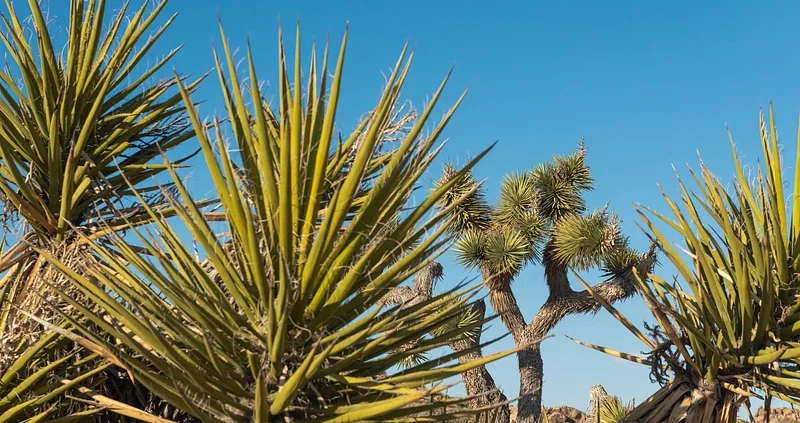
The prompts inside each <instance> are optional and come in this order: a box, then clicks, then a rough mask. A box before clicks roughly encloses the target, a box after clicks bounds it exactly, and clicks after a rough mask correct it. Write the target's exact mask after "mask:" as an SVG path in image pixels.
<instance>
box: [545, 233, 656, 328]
mask: <svg viewBox="0 0 800 423" xmlns="http://www.w3.org/2000/svg"><path fill="white" fill-rule="evenodd" d="M655 248H656V246H655V245H652V246H651V247H650V249H649V250H648V251H647V252H645V253H644V254H642V255H641V256H640V257H639V259H638V260H637V261H636V262H635V263H633V264H632V265H631V266H629V267H628V268H627V269H625V270H624V271H622V272H620V273H618V274H617V275H615V276H614V277H612V278H611V279H609V280H607V281H605V282H602V283H599V284H597V285H595V286H594V288H592V290H593V291H594V293H595V294H596V295H598V296H600V297H601V298H603V300H605V301H606V302H608V303H614V302H616V301H620V300H623V299H626V298H628V297H631V296H632V295H634V294H636V292H637V282H636V276H635V275H634V269H636V271H637V272H638V273H639V275H642V276H643V275H646V274H647V273H649V272H650V271H651V270H653V266H655V263H656V252H655ZM545 272H546V277H547V281H548V286H550V287H551V291H550V296H549V297H548V298H547V301H546V302H545V303H544V305H543V306H542V308H541V309H539V312H538V313H536V316H535V317H534V318H533V321H531V324H530V325H529V330H530V331H531V334H532V336H533V337H534V338H541V337H544V336H546V335H547V333H548V332H550V331H551V330H552V329H553V328H554V327H555V326H556V325H557V324H558V322H560V321H561V320H562V319H563V318H564V317H566V316H568V315H572V314H583V313H590V312H596V311H598V310H599V309H600V307H602V305H601V304H600V303H599V302H598V301H597V300H596V299H595V298H594V296H592V294H590V293H589V292H588V291H586V290H583V291H574V290H572V287H571V286H570V284H569V278H568V277H567V268H566V267H563V266H562V267H561V268H558V267H556V266H549V267H548V268H547V269H545ZM553 287H555V288H556V289H555V290H552V288H553Z"/></svg>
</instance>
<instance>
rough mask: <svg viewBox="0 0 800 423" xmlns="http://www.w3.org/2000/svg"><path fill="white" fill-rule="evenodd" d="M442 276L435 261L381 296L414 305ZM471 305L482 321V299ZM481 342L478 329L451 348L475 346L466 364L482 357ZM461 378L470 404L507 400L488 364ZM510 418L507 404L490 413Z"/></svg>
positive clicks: (496, 419)
mask: <svg viewBox="0 0 800 423" xmlns="http://www.w3.org/2000/svg"><path fill="white" fill-rule="evenodd" d="M441 275H442V266H441V264H439V263H435V262H434V263H431V264H430V265H428V266H427V267H425V268H424V269H422V270H421V271H419V272H418V273H417V274H416V275H415V276H414V282H413V284H412V286H411V287H410V288H409V287H407V286H402V287H397V288H394V289H392V290H391V291H389V292H388V293H387V294H386V295H385V296H384V297H383V298H382V303H385V304H403V305H406V306H411V305H414V304H417V303H419V302H421V301H425V300H428V299H430V298H431V296H432V295H433V285H434V283H435V281H436V280H437V279H439V278H440V277H441ZM472 307H473V311H475V312H477V316H478V319H479V320H482V319H483V318H484V316H485V315H486V304H485V303H484V302H483V300H481V301H477V302H475V303H473V305H472ZM523 323H524V321H523ZM480 343H481V334H480V332H478V333H477V334H476V336H474V337H473V338H472V339H463V340H459V341H454V342H451V343H450V348H452V349H453V350H454V351H459V352H460V351H464V350H468V349H473V351H471V352H468V353H466V354H464V355H462V356H460V357H459V358H458V360H459V362H460V363H462V364H464V363H469V362H471V361H473V360H477V359H480V358H482V357H483V354H482V353H481V350H480V348H478V346H479V345H480ZM461 377H462V379H463V381H464V387H465V389H466V392H467V395H469V396H475V397H476V398H475V399H473V401H472V403H471V406H472V407H473V408H480V407H488V406H492V405H496V404H502V403H505V402H506V401H508V399H507V398H506V396H505V395H504V394H503V393H502V392H501V391H500V390H499V389H497V385H496V384H495V381H494V378H493V377H492V375H491V374H490V373H489V371H488V370H487V369H486V366H478V367H476V368H473V369H471V370H467V371H466V372H464V373H462V374H461ZM510 420H511V414H510V409H509V407H508V404H503V405H502V406H499V407H498V408H497V410H496V411H494V412H493V413H492V414H491V419H489V420H488V421H491V422H493V423H509V422H510Z"/></svg>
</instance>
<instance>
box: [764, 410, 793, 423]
mask: <svg viewBox="0 0 800 423" xmlns="http://www.w3.org/2000/svg"><path fill="white" fill-rule="evenodd" d="M753 417H755V421H756V423H763V422H765V421H767V418H766V417H767V413H766V411H765V410H764V407H759V408H758V411H756V414H755V416H753ZM769 422H770V423H795V422H800V409H791V408H772V409H771V410H770V412H769Z"/></svg>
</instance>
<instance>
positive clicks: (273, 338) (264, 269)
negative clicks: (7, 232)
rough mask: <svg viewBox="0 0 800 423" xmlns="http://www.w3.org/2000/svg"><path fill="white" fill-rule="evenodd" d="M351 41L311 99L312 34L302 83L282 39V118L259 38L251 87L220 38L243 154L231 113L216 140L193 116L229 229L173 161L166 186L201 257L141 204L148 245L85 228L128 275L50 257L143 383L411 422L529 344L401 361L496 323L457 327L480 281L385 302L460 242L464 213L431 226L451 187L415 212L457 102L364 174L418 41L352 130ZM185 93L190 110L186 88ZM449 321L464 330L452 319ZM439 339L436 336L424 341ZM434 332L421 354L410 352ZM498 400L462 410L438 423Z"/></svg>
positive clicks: (254, 411) (141, 236) (285, 408)
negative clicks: (409, 301)
mask: <svg viewBox="0 0 800 423" xmlns="http://www.w3.org/2000/svg"><path fill="white" fill-rule="evenodd" d="M345 44H346V35H345V40H343V42H342V47H341V49H340V53H339V57H338V60H337V61H336V64H335V71H334V76H333V77H332V78H331V79H329V78H328V77H327V75H328V50H327V48H326V51H325V56H324V59H323V61H322V66H321V67H319V68H318V63H317V61H316V59H315V58H314V57H315V56H312V60H311V65H310V69H309V71H308V74H307V75H308V80H307V87H308V88H307V90H305V93H304V92H303V91H304V90H303V88H302V86H301V76H300V75H301V62H300V59H301V57H302V55H301V52H300V49H299V45H300V43H299V32H298V40H297V46H298V47H297V49H296V51H295V63H294V67H293V69H292V72H291V75H293V76H294V78H293V81H291V78H290V71H289V68H288V67H287V65H286V57H285V53H284V49H283V42H282V40H281V42H280V46H281V47H280V49H279V57H278V64H279V67H278V69H279V76H278V84H277V86H278V87H279V90H280V92H279V96H278V97H279V98H278V102H277V104H278V106H277V107H278V109H277V111H276V112H273V111H272V109H271V108H270V106H269V104H268V102H267V101H266V100H265V97H264V96H263V95H262V93H261V89H260V83H259V81H260V80H259V79H258V76H257V74H256V69H255V67H254V65H253V60H252V56H251V53H250V51H249V49H248V61H247V62H248V71H247V78H248V79H249V81H250V85H249V86H247V87H242V86H241V85H240V82H239V81H240V79H239V78H240V76H239V75H237V73H236V66H235V60H234V58H233V56H232V55H231V52H230V49H229V47H228V43H227V41H226V40H225V39H224V34H223V43H222V45H223V50H224V55H223V56H222V58H221V59H220V60H218V63H217V68H218V73H219V78H220V82H221V85H222V89H223V94H224V98H225V104H226V106H227V111H228V121H229V122H230V125H231V129H232V134H233V141H234V143H235V146H234V148H236V149H237V150H238V151H240V157H238V158H237V157H232V156H231V155H230V153H229V150H228V149H227V146H226V144H225V141H224V140H223V139H222V136H221V132H222V127H221V124H219V123H217V124H215V125H214V127H213V129H214V131H213V132H214V134H215V135H213V136H212V135H210V134H209V132H208V131H207V127H206V125H204V123H203V122H202V121H201V119H200V117H199V116H198V114H197V112H196V111H195V110H194V109H193V108H190V110H189V116H190V118H191V121H192V123H193V125H194V129H195V134H196V136H197V139H198V142H199V143H200V145H201V148H202V152H203V156H204V157H205V160H206V164H207V165H208V167H209V170H210V174H211V178H212V180H213V183H214V186H215V188H216V190H217V192H218V195H219V206H220V213H222V222H223V223H224V224H225V226H226V228H225V232H224V233H219V232H215V231H214V230H213V229H212V225H211V224H210V222H209V220H210V219H209V216H207V215H204V213H203V212H202V210H201V208H200V207H198V206H197V205H196V203H195V202H194V201H193V199H192V197H191V195H190V193H189V192H188V191H187V189H186V187H185V186H184V185H183V184H182V183H181V181H180V179H179V178H178V175H177V174H176V173H175V171H174V170H173V169H169V172H170V174H171V175H172V178H173V181H174V186H175V187H176V190H177V195H176V196H175V197H172V196H169V195H167V196H165V198H167V200H168V201H170V203H171V205H172V209H173V210H176V213H177V220H178V221H179V222H180V223H181V226H183V228H182V229H185V230H186V231H187V232H188V234H189V235H190V236H191V238H192V239H193V240H194V241H195V242H196V243H197V245H198V248H199V250H200V252H199V253H198V254H195V252H194V250H193V247H190V245H188V244H187V243H186V242H184V240H183V239H182V238H181V237H180V235H179V232H178V230H177V229H175V228H174V227H175V226H177V225H176V223H177V222H172V223H173V224H168V223H167V222H165V221H164V220H163V219H161V217H162V214H163V213H162V212H161V211H159V210H157V209H154V208H152V207H149V206H148V205H147V204H146V202H144V201H142V200H143V199H140V202H142V204H143V207H145V208H146V209H147V213H148V215H149V217H150V219H151V220H152V221H154V222H155V224H154V228H155V229H154V232H145V231H144V230H143V229H140V230H136V231H133V232H132V234H133V235H134V236H136V237H138V242H139V243H140V245H139V246H138V248H132V247H131V246H130V245H129V244H127V243H126V242H124V241H123V239H122V238H121V237H119V236H112V238H113V240H112V241H110V245H102V244H100V243H97V242H95V241H92V240H90V239H88V237H87V236H84V237H83V239H84V240H86V242H87V243H88V244H90V245H91V246H92V248H93V250H94V252H95V253H96V255H97V256H98V257H99V259H100V260H101V261H102V262H104V263H107V265H108V266H109V267H111V268H112V269H113V271H108V270H106V269H103V268H98V267H83V268H80V269H78V270H75V269H73V268H72V266H70V265H68V264H67V263H63V262H62V261H60V260H58V259H57V258H56V257H53V256H52V255H51V254H49V253H47V252H45V251H40V253H41V254H45V255H47V256H48V258H49V259H50V260H51V261H52V262H53V263H55V264H56V265H57V266H59V268H60V269H61V270H62V271H63V272H64V273H65V275H67V276H68V277H69V279H70V280H71V281H72V283H73V284H74V286H75V287H76V288H77V289H79V290H80V291H81V293H83V294H84V295H86V296H87V297H88V298H89V299H91V300H92V301H93V302H94V303H96V304H97V305H98V309H99V310H95V309H92V308H89V307H85V306H83V305H82V304H80V303H79V302H76V301H72V300H71V299H70V297H69V296H67V295H63V296H62V297H63V298H64V300H65V301H68V302H70V303H71V305H72V306H74V307H75V308H76V309H79V310H81V312H82V315H83V317H84V318H86V319H88V320H89V321H91V322H92V324H93V325H96V326H97V327H99V328H101V329H102V331H103V332H104V335H101V334H98V333H96V332H95V331H94V330H92V329H91V328H88V327H83V328H80V329H79V331H80V334H81V336H83V337H85V338H86V339H88V340H91V341H92V342H94V343H97V344H101V345H104V348H105V349H106V350H108V351H110V352H113V353H114V355H115V356H116V357H119V358H120V359H121V360H122V361H123V362H124V363H125V366H126V367H127V368H128V369H130V371H131V373H132V375H133V376H134V378H135V379H136V380H138V381H139V382H140V383H142V384H143V385H145V386H146V387H147V388H149V389H150V390H151V391H152V392H154V393H155V394H157V395H158V396H160V397H161V398H164V399H166V400H167V401H169V402H170V403H172V404H174V405H176V406H177V407H179V408H180V409H182V410H186V411H187V412H189V413H191V414H192V415H194V416H196V417H197V418H198V419H200V420H201V421H204V422H249V421H292V420H295V421H319V422H322V421H325V422H340V421H341V422H343V421H406V419H407V418H409V417H410V416H414V415H419V414H420V413H425V412H428V411H432V410H437V409H442V408H443V407H446V406H451V407H457V406H458V405H459V404H463V403H464V402H465V401H467V400H468V398H466V399H465V398H446V397H441V396H437V394H440V393H442V392H443V390H444V389H445V388H446V387H447V385H444V384H442V382H443V381H444V380H445V379H448V378H450V377H453V376H457V375H458V374H459V373H461V372H463V371H466V370H468V369H470V368H474V367H476V366H480V365H482V364H485V363H487V362H490V361H492V360H495V359H498V358H501V357H503V356H506V355H508V354H512V353H513V352H514V351H513V350H512V351H508V352H503V353H498V354H495V355H493V356H490V357H485V358H482V359H480V360H475V361H472V362H470V363H467V364H458V363H453V362H454V361H455V360H456V359H457V358H458V357H459V356H460V355H462V354H465V353H466V352H465V351H462V352H457V353H451V354H448V355H445V356H443V357H441V358H438V359H435V360H428V361H425V362H423V363H420V364H416V365H411V366H409V367H407V368H405V369H398V365H400V364H401V363H403V362H404V360H406V359H407V357H410V356H412V355H413V354H419V353H421V352H425V351H431V350H433V349H435V348H439V347H442V346H446V345H447V343H448V342H449V340H450V339H452V338H453V337H455V336H458V335H461V334H462V333H464V332H467V331H470V330H475V329H476V327H474V326H478V327H479V325H480V324H482V323H483V322H484V321H478V322H476V323H475V325H474V326H470V325H468V326H466V327H463V326H454V325H452V324H451V322H452V319H453V318H454V317H456V316H459V315H461V314H462V313H463V312H464V310H465V309H466V308H467V307H469V303H468V298H469V296H470V295H471V293H472V292H474V289H467V288H463V287H461V288H457V289H455V290H453V291H449V292H446V293H443V294H440V295H437V296H435V297H433V298H431V299H429V300H426V301H422V302H420V303H418V304H415V305H414V306H411V307H394V308H391V309H386V308H385V307H381V306H380V300H381V298H382V297H384V296H385V295H386V293H387V292H389V290H391V289H393V288H395V287H397V286H398V285H399V284H400V283H401V282H402V281H404V280H405V279H407V278H409V277H411V276H412V275H414V274H415V273H416V272H417V271H418V270H420V269H422V268H423V267H424V266H426V264H427V263H428V262H429V261H430V260H431V259H432V258H434V257H435V256H436V255H437V254H439V253H440V252H441V250H442V248H444V247H446V246H447V245H448V243H449V242H450V240H449V239H448V237H447V236H444V234H445V232H446V229H447V227H448V223H449V222H448V220H447V215H448V213H447V212H449V210H445V211H444V212H441V213H436V214H433V215H432V216H430V218H428V219H427V220H424V219H425V217H426V215H428V214H429V212H430V211H431V210H432V209H433V208H434V206H435V204H436V203H437V202H438V201H439V199H440V198H441V197H442V196H443V195H444V194H445V193H446V192H448V191H449V190H450V188H451V187H452V185H453V184H452V183H449V184H444V185H443V186H442V187H441V188H439V189H438V190H437V191H435V192H434V193H432V194H430V195H429V196H427V197H426V198H424V199H423V200H422V201H421V202H420V203H419V205H418V206H416V207H412V208H410V209H406V205H407V203H408V200H409V198H410V194H411V192H412V189H413V188H414V187H415V186H416V184H417V183H418V181H419V178H420V177H421V176H422V175H423V173H424V172H425V170H426V169H427V168H428V166H429V165H430V163H431V161H432V160H433V159H434V158H435V157H436V155H437V153H438V151H439V150H438V148H435V143H436V139H437V137H438V135H439V134H440V133H441V131H442V129H443V128H444V126H445V125H446V123H447V122H448V121H449V119H450V117H451V116H452V114H453V112H454V111H455V108H452V109H450V110H449V111H448V112H447V114H446V115H445V117H444V118H443V120H442V121H441V122H440V123H439V124H438V125H437V126H436V127H435V128H434V129H433V130H432V131H431V133H430V135H429V136H421V133H422V130H423V127H424V125H425V124H426V122H427V119H428V117H429V116H430V113H431V111H432V109H433V107H434V105H435V104H436V103H437V101H438V99H439V96H440V95H441V93H442V89H443V88H444V83H443V85H442V87H440V89H439V90H438V91H437V92H436V94H435V95H434V96H433V98H432V100H431V102H430V104H429V105H428V107H426V108H425V110H424V111H422V113H421V114H420V117H419V119H418V120H417V121H416V122H415V124H414V125H413V127H412V128H411V130H410V131H409V132H408V133H407V134H406V135H405V137H403V139H402V141H401V142H400V144H399V146H398V148H397V149H396V150H394V151H393V153H392V154H391V156H389V157H387V158H386V160H384V161H383V162H382V164H381V165H380V171H379V172H377V173H374V174H373V175H374V176H372V177H371V180H369V181H366V180H365V177H367V175H368V174H370V170H369V169H368V165H369V164H370V163H373V161H372V159H373V158H374V157H375V156H376V149H377V148H378V146H379V144H380V142H379V141H380V137H379V134H381V133H384V132H385V130H386V127H387V125H390V121H391V116H392V113H393V110H395V108H396V105H397V104H398V98H399V94H400V88H401V86H402V84H403V82H404V80H405V77H406V74H407V73H408V70H409V66H410V60H408V61H405V62H404V58H405V55H406V54H405V50H404V52H403V54H402V55H401V59H400V60H399V61H398V62H397V65H396V66H395V68H394V71H393V72H392V74H391V76H390V77H389V79H388V83H387V86H386V88H385V90H384V91H383V93H382V95H381V99H380V101H379V102H378V104H377V105H376V106H375V108H374V109H373V110H372V111H371V112H370V113H369V114H368V117H367V119H365V120H363V121H362V122H361V123H360V124H359V125H358V126H357V127H356V129H355V130H354V131H353V132H352V133H351V134H350V135H349V136H347V137H345V138H344V139H343V138H342V137H338V138H339V139H338V141H337V134H336V133H335V127H334V123H335V117H336V111H337V104H338V100H339V96H340V87H341V81H342V69H343V66H344V52H345ZM223 63H224V64H225V65H227V73H226V72H225V66H223ZM318 75H321V77H318ZM179 86H180V89H181V93H182V95H183V98H184V101H185V102H186V104H191V98H190V94H189V92H188V90H187V88H186V87H185V86H184V85H183V84H182V83H180V84H179ZM328 90H330V95H329V96H327V95H326V93H327V92H328ZM304 94H305V96H304ZM303 97H305V100H304V99H303ZM459 101H460V100H459ZM247 104H252V106H251V107H252V108H251V109H249V108H248V107H247ZM356 142H357V143H358V146H359V147H358V149H356V150H353V151H352V154H353V155H354V156H353V160H352V165H351V166H350V167H349V169H348V170H347V172H346V173H342V174H341V175H340V176H339V177H336V178H335V179H334V180H330V181H326V180H325V178H326V176H327V175H329V174H330V173H329V172H328V171H327V170H328V169H330V167H331V166H336V161H335V160H334V159H332V158H336V157H342V156H344V155H345V153H346V152H348V151H350V150H345V148H348V147H347V146H349V145H353V143H356ZM331 152H333V154H331ZM483 154H485V152H484V153H482V154H480V155H479V156H478V157H477V158H476V160H477V159H479V158H480V157H482V156H483ZM473 164H474V161H473V162H470V163H469V164H468V165H467V166H466V168H465V169H464V170H463V171H462V172H461V174H464V173H466V172H468V171H469V169H470V168H471V167H472V166H473ZM365 182H367V186H368V188H367V189H366V190H364V187H365ZM326 186H327V187H329V189H324V187H326ZM359 193H361V194H359ZM459 203H460V201H454V203H453V204H454V206H456V205H458V204H459ZM217 220H218V219H217ZM142 252H146V254H145V255H142ZM78 325H79V324H76V326H78ZM448 325H449V327H450V328H451V329H448V330H440V329H441V328H443V327H445V326H448ZM437 331H438V332H437ZM426 333H427V334H430V333H436V335H435V336H432V337H422V336H421V335H422V334H426ZM105 335H109V336H110V337H111V338H113V339H115V340H116V341H114V342H110V341H108V337H107V336H105ZM420 338H422V340H421V341H420V342H419V343H418V344H417V345H416V346H415V347H414V348H412V349H410V350H406V351H402V352H398V351H399V348H400V347H401V346H403V345H405V344H407V343H408V342H410V341H412V340H416V339H420ZM154 370H155V371H154ZM379 375H383V377H380V378H379ZM431 396H433V397H434V398H436V399H434V400H429V399H428V398H430V397H431ZM483 411H486V410H481V409H478V410H470V409H464V408H456V409H455V410H453V411H452V412H448V413H447V414H445V415H439V416H431V418H430V419H431V420H443V419H444V420H447V419H458V418H464V417H469V416H472V415H476V414H479V413H481V412H483ZM417 418H418V419H421V420H419V421H425V420H426V419H425V418H424V417H421V416H419V417H417Z"/></svg>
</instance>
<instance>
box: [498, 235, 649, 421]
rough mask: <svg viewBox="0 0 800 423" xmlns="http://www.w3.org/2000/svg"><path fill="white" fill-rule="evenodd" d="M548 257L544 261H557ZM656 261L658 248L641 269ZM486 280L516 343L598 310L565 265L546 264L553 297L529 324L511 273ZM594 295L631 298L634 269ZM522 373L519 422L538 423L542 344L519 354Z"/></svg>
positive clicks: (597, 288)
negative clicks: (576, 285) (576, 286)
mask: <svg viewBox="0 0 800 423" xmlns="http://www.w3.org/2000/svg"><path fill="white" fill-rule="evenodd" d="M554 262H555V260H547V257H545V263H554ZM654 262H655V250H654V249H653V248H651V250H650V251H649V252H647V253H646V254H644V255H643V256H642V260H641V261H640V262H639V264H638V266H637V267H638V268H639V269H645V271H649V270H650V269H651V268H652V266H653V264H654ZM483 273H484V274H483V276H484V281H485V282H486V285H487V286H488V287H489V289H490V294H489V298H490V300H491V303H492V307H493V308H494V310H495V312H497V313H498V314H500V318H501V320H502V321H503V323H504V324H505V325H506V327H507V328H508V330H509V331H510V332H511V335H512V336H513V337H514V341H515V343H516V344H517V345H518V346H519V345H526V344H528V345H530V344H531V343H532V342H533V341H535V340H538V339H542V338H544V337H545V336H547V334H548V333H549V332H550V331H551V330H552V329H553V328H554V327H555V326H556V325H557V324H558V323H559V322H560V321H561V320H562V319H564V317H566V316H568V315H573V314H583V313H589V312H596V311H597V310H599V309H600V307H601V304H600V303H599V302H598V301H597V300H595V298H594V297H593V296H592V294H590V293H589V292H587V291H574V290H572V287H571V286H570V282H569V278H568V277H567V269H566V268H565V267H563V266H553V265H550V266H548V265H547V264H546V265H545V277H546V279H547V285H548V288H549V289H550V296H549V297H548V298H547V301H546V302H545V303H544V305H543V306H542V307H541V308H540V309H539V312H538V313H536V316H535V317H534V318H533V321H532V322H531V323H530V324H527V325H526V324H525V318H524V316H523V315H522V312H521V311H520V309H519V305H518V302H517V300H516V298H515V297H514V293H513V291H512V290H511V275H492V274H490V273H488V272H486V271H484V272H483ZM592 289H593V290H594V292H595V294H597V295H599V296H600V297H602V298H603V299H604V300H605V301H607V302H609V303H614V302H616V301H619V300H622V299H625V298H628V297H630V296H632V295H634V294H635V293H636V280H635V276H634V274H633V269H630V270H629V271H628V272H625V273H623V274H620V275H617V276H616V277H614V278H612V279H610V280H607V281H605V282H602V283H600V284H597V285H595V286H594V287H593V288H592ZM517 359H518V361H519V374H520V392H519V403H518V411H517V413H518V414H517V422H518V423H537V422H538V421H539V418H540V416H541V411H542V382H543V380H544V366H543V363H542V354H541V346H540V344H538V343H536V344H533V345H531V346H529V347H528V348H526V349H524V350H522V351H520V352H519V353H517Z"/></svg>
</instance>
